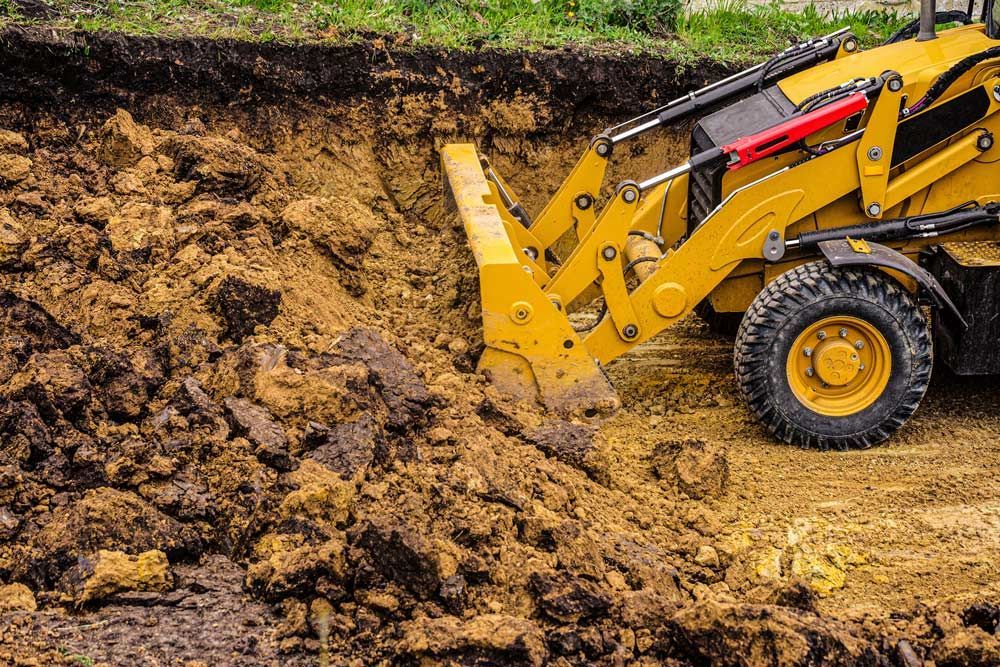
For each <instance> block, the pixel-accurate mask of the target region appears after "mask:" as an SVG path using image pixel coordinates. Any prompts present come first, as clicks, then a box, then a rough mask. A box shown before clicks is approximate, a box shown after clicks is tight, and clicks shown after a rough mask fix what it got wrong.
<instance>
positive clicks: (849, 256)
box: [819, 240, 969, 329]
mask: <svg viewBox="0 0 1000 667" xmlns="http://www.w3.org/2000/svg"><path fill="white" fill-rule="evenodd" d="M857 243H863V244H864V245H863V247H864V248H865V249H864V250H857V249H855V246H854V245H853V244H857ZM819 249H820V251H821V252H822V253H823V256H824V257H826V260H827V261H828V262H830V264H831V265H833V266H860V265H869V266H880V267H882V268H886V269H892V270H894V271H899V272H900V273H904V274H906V275H908V276H910V277H911V278H913V279H914V280H916V281H917V283H918V284H919V285H920V286H921V287H923V288H924V289H925V290H927V293H928V294H930V296H931V299H933V301H934V304H935V305H936V306H938V307H939V308H941V309H942V310H943V311H944V312H946V313H948V314H949V315H951V316H953V317H954V318H955V320H956V322H958V323H959V324H960V325H961V327H962V328H963V329H967V328H968V326H969V325H968V323H967V322H966V321H965V318H964V317H962V313H961V312H960V311H959V310H958V307H957V306H956V305H955V303H954V302H953V301H952V300H951V297H949V296H948V293H947V292H945V291H944V288H943V287H941V283H939V282H938V281H937V278H935V277H934V275H933V274H931V272H930V271H928V270H927V269H925V268H924V267H922V266H920V265H918V264H917V263H916V262H912V261H910V260H909V259H907V257H906V256H905V255H903V254H901V253H898V252H896V251H895V250H893V249H892V248H888V247H886V246H884V245H881V244H879V243H871V242H857V241H854V242H852V241H851V240H838V241H822V242H820V244H819Z"/></svg>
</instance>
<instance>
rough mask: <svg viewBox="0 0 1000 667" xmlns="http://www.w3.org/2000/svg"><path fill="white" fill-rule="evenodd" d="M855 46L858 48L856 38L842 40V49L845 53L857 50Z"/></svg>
mask: <svg viewBox="0 0 1000 667" xmlns="http://www.w3.org/2000/svg"><path fill="white" fill-rule="evenodd" d="M857 48H858V42H857V40H854V39H845V40H844V51H846V52H847V53H854V52H855V51H856V50H857Z"/></svg>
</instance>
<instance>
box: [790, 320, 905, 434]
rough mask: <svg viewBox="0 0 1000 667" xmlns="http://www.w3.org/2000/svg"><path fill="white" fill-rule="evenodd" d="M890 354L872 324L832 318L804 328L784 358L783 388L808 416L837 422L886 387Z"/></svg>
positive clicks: (889, 369) (875, 399)
mask: <svg viewBox="0 0 1000 667" xmlns="http://www.w3.org/2000/svg"><path fill="white" fill-rule="evenodd" d="M891 370H892V352H891V350H890V349H889V344H888V343H887V342H886V340H885V337H884V336H883V335H882V333H881V332H880V331H879V330H878V328H876V327H875V326H874V325H873V324H871V323H869V322H866V321H864V320H861V319H859V318H855V317H849V316H834V317H827V318H824V319H822V320H818V321H816V322H814V323H813V324H811V325H809V326H808V327H806V328H805V329H804V330H803V331H802V333H800V334H799V336H798V337H797V338H796V339H795V342H794V343H792V347H791V349H790V350H789V354H788V363H787V372H788V385H789V387H790V388H791V390H792V393H793V394H795V397H796V398H798V399H799V401H801V402H802V403H803V405H805V406H806V407H808V408H809V409H810V410H812V411H813V412H816V413H818V414H821V415H827V416H831V417H842V416H846V415H851V414H855V413H857V412H861V411H862V410H864V409H865V408H867V407H869V406H870V405H872V404H873V403H874V402H875V401H877V400H878V398H879V396H881V395H882V392H883V391H884V390H885V388H886V386H887V385H888V384H889V376H890V374H891Z"/></svg>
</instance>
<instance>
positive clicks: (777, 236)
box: [767, 230, 781, 241]
mask: <svg viewBox="0 0 1000 667" xmlns="http://www.w3.org/2000/svg"><path fill="white" fill-rule="evenodd" d="M767 237H768V238H769V239H771V240H772V241H777V240H778V239H780V238H781V234H779V233H778V231H777V230H772V231H771V233H770V234H768V235H767Z"/></svg>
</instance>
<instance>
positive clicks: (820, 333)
mask: <svg viewBox="0 0 1000 667" xmlns="http://www.w3.org/2000/svg"><path fill="white" fill-rule="evenodd" d="M816 338H819V339H820V340H826V332H825V331H820V332H819V333H818V334H816Z"/></svg>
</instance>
